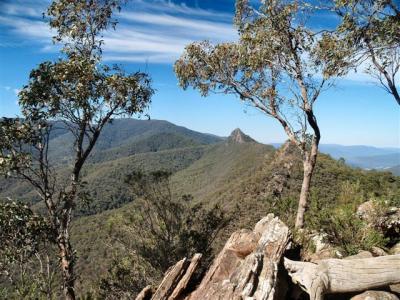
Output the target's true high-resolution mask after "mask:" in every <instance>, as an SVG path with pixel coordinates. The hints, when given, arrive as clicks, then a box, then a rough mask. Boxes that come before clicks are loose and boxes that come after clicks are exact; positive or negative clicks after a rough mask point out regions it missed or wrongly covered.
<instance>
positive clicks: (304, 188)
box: [295, 159, 314, 228]
mask: <svg viewBox="0 0 400 300" xmlns="http://www.w3.org/2000/svg"><path fill="white" fill-rule="evenodd" d="M313 171H314V166H313V165H312V164H311V163H310V161H309V160H308V159H307V160H306V161H304V162H303V183H302V185H301V192H300V199H299V206H298V209H297V216H296V223H295V227H296V228H302V227H303V225H304V214H305V212H306V210H307V202H308V194H309V191H310V185H311V177H312V174H313Z"/></svg>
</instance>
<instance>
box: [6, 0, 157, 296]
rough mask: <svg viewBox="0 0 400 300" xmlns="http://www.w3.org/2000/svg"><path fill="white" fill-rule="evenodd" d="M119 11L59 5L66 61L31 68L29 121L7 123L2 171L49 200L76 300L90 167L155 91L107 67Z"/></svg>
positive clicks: (26, 92) (110, 4)
mask: <svg viewBox="0 0 400 300" xmlns="http://www.w3.org/2000/svg"><path fill="white" fill-rule="evenodd" d="M119 9H120V1H119V0H76V1H69V0H56V1H53V2H52V3H51V4H50V6H49V8H48V10H47V16H48V20H49V24H50V27H51V28H52V29H53V30H55V31H56V33H57V35H56V36H55V37H54V41H55V42H56V43H61V44H62V45H63V47H62V52H63V54H64V55H63V58H60V59H58V60H57V61H54V62H49V61H47V62H43V63H41V64H40V65H39V66H38V67H37V68H36V69H34V70H32V71H31V73H30V77H29V82H28V84H27V85H26V86H24V87H23V89H22V90H21V92H20V93H19V104H20V108H21V112H22V115H23V117H22V118H17V119H5V118H3V119H1V122H0V171H1V173H3V174H4V175H5V176H7V177H12V178H17V179H21V180H25V181H27V182H28V183H30V184H31V185H32V186H33V187H34V189H35V190H36V192H37V193H38V195H39V196H40V199H41V200H42V201H43V202H44V204H45V206H46V208H47V220H48V221H49V224H50V225H51V228H52V231H53V234H54V235H55V239H54V243H55V244H56V245H57V247H58V253H59V261H60V270H61V273H62V279H63V289H64V294H65V297H66V299H75V290H74V283H75V279H76V274H75V270H74V264H75V260H76V253H75V251H74V249H73V246H72V245H71V237H70V227H71V219H72V218H73V212H74V209H75V207H76V205H77V202H78V201H80V200H82V199H83V198H84V193H83V192H82V188H81V186H82V180H81V171H82V167H83V166H84V164H85V162H86V161H87V159H88V157H89V155H90V153H91V152H92V150H93V148H94V146H95V144H96V142H97V140H98V138H99V136H100V134H101V132H102V130H103V128H104V126H105V125H106V124H107V123H109V122H111V121H112V119H113V118H116V117H121V116H132V115H134V114H141V113H144V112H145V110H146V108H147V107H148V105H149V103H150V100H151V96H152V94H153V90H152V88H151V85H150V78H149V76H148V75H147V74H145V73H141V72H137V73H134V74H127V73H125V72H124V71H123V70H122V69H121V68H119V67H109V66H107V65H104V64H102V46H103V39H102V32H104V31H105V30H107V29H109V28H110V27H112V28H115V25H116V21H115V19H113V17H112V14H113V12H114V11H115V10H119ZM56 121H57V122H56ZM59 122H63V123H64V126H65V127H66V128H67V129H68V130H69V132H70V133H71V134H72V136H73V160H72V164H71V167H70V168H69V170H68V172H69V177H68V178H67V179H65V178H64V177H63V178H62V179H61V176H59V174H57V170H56V168H55V167H54V162H52V161H50V160H49V149H50V148H51V146H52V143H51V142H52V139H51V137H52V130H53V129H54V126H56V125H57V124H59Z"/></svg>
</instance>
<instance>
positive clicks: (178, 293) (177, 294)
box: [168, 253, 202, 300]
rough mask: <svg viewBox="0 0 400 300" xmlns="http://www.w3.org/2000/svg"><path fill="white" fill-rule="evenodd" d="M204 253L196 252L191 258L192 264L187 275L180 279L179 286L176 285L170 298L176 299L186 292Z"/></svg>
mask: <svg viewBox="0 0 400 300" xmlns="http://www.w3.org/2000/svg"><path fill="white" fill-rule="evenodd" d="M201 257H202V255H201V254H200V253H196V254H195V255H194V256H193V258H192V259H191V262H190V265H189V267H188V268H187V270H186V272H185V275H183V277H182V279H181V280H180V281H179V283H178V284H177V286H176V287H175V289H174V291H173V293H172V294H171V296H170V297H169V298H168V299H169V300H176V299H179V297H180V296H181V295H182V294H183V293H184V292H185V290H186V288H187V287H188V284H189V282H190V280H191V279H192V277H193V274H194V272H195V271H196V269H197V267H198V266H199V264H200V260H201Z"/></svg>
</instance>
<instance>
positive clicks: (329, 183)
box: [73, 133, 400, 290]
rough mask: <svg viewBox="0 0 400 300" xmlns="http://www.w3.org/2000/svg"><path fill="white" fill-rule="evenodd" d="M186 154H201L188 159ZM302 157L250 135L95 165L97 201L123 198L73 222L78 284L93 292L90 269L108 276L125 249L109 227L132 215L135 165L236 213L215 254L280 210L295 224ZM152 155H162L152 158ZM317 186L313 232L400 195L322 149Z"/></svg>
mask: <svg viewBox="0 0 400 300" xmlns="http://www.w3.org/2000/svg"><path fill="white" fill-rule="evenodd" d="M241 134H242V133H241ZM196 151H197V152H196ZM185 153H190V155H193V153H198V155H197V156H196V157H191V159H188V157H187V156H185V155H184V154H185ZM155 155H156V156H155ZM298 155H299V154H298V153H297V151H296V149H295V148H294V147H292V146H290V145H289V144H285V145H284V146H282V148H279V149H278V150H274V148H273V147H272V146H268V145H263V144H259V143H257V142H254V141H253V140H250V141H249V140H247V141H243V142H238V141H237V140H235V139H232V137H229V138H228V139H226V140H223V141H221V142H219V143H216V144H212V145H208V146H202V147H193V148H184V149H180V150H179V149H175V150H168V151H160V152H157V153H152V154H151V153H146V154H140V155H134V156H132V157H127V158H121V159H117V160H115V161H112V162H105V163H100V164H93V165H91V166H90V168H91V169H89V170H90V172H89V173H90V174H93V175H91V176H87V177H86V178H87V180H88V182H91V185H92V186H95V187H96V190H95V195H97V196H98V197H99V199H102V198H100V196H101V195H110V198H109V199H115V194H114V193H115V192H113V191H114V190H118V193H120V194H123V195H124V196H123V197H126V198H124V199H125V200H124V201H122V202H121V203H116V204H117V205H118V206H120V205H123V206H122V207H120V208H118V209H115V210H109V211H106V212H100V213H98V214H96V215H94V216H88V217H80V218H77V219H76V220H75V221H74V223H73V224H74V225H73V233H74V244H76V246H77V248H78V254H79V253H80V254H79V260H78V264H77V268H78V269H79V270H82V273H81V272H80V273H81V274H82V275H81V278H80V280H79V285H78V286H79V288H80V289H82V288H83V287H84V286H91V287H92V288H93V290H96V289H97V288H98V284H99V283H98V281H99V278H98V276H92V274H103V273H104V272H106V270H107V269H108V268H109V264H110V263H111V260H112V258H115V256H116V255H117V256H118V255H124V254H122V253H125V252H123V251H122V252H121V253H120V254H117V253H119V250H118V248H115V247H113V246H112V245H113V244H112V242H111V241H112V231H109V230H110V224H113V223H114V222H117V223H118V221H116V220H123V219H129V218H130V215H131V214H132V213H133V210H134V207H133V205H132V204H134V202H132V203H127V202H129V201H131V200H132V198H131V197H130V196H129V187H128V186H127V185H126V184H124V178H123V177H124V174H128V173H129V172H130V171H133V170H134V169H135V168H136V167H139V168H142V169H145V170H147V171H151V170H158V169H168V170H172V171H173V172H174V173H173V176H172V183H173V192H174V193H176V194H191V195H193V204H194V203H205V204H206V205H207V206H209V207H212V205H214V204H216V203H217V204H219V205H221V207H223V209H224V210H226V211H227V212H228V214H229V213H230V214H232V219H231V221H230V222H229V225H228V226H227V227H226V228H225V229H224V230H223V231H222V232H221V233H220V234H219V236H218V239H217V241H216V243H215V246H214V247H215V251H217V250H218V249H220V247H222V245H223V242H224V241H225V240H226V238H227V237H228V236H229V235H230V233H231V232H232V231H233V230H235V229H238V228H250V227H251V226H253V224H254V223H255V222H256V221H257V220H259V219H260V218H261V217H262V216H264V215H266V214H268V213H269V212H274V213H276V214H277V215H280V216H281V217H282V218H283V219H285V220H287V221H288V222H289V224H290V220H293V216H294V215H295V211H296V201H297V197H296V196H297V195H298V193H299V190H300V186H301V180H302V173H301V160H300V158H299V156H298ZM172 156H173V157H174V159H173V158H171V157H172ZM152 157H153V158H154V157H157V159H156V160H154V163H153V161H152V159H151V158H152ZM141 158H142V159H143V160H141ZM135 160H136V163H137V164H135V163H134V162H135ZM144 162H146V163H144ZM179 162H181V164H179ZM177 165H179V167H177ZM96 178H97V179H96ZM96 180H97V181H96ZM314 183H315V184H314V186H313V189H312V199H313V200H312V205H313V206H312V209H311V211H310V214H309V216H308V219H309V223H311V224H314V225H313V226H316V227H315V229H318V226H321V224H320V223H318V222H320V218H321V217H322V215H324V214H326V213H328V214H329V212H330V211H331V210H332V209H335V208H337V207H338V206H340V204H341V203H346V202H353V201H354V202H353V204H354V205H356V203H362V202H364V201H367V200H370V199H377V198H382V199H387V200H390V201H397V199H399V197H400V177H396V176H394V175H392V174H390V173H389V172H386V173H385V172H376V171H363V170H358V169H353V168H351V167H349V166H347V165H345V164H343V163H342V162H339V161H336V160H334V159H332V158H330V157H329V156H327V155H323V154H321V155H320V159H319V162H318V165H317V169H316V174H315V177H314ZM113 197H114V198H113ZM96 201H99V200H96ZM100 201H104V204H102V202H100V204H98V205H99V206H100V207H101V206H102V205H104V207H102V208H101V209H99V211H102V210H104V209H107V206H105V205H106V203H107V199H106V198H104V200H100ZM108 202H110V201H109V200H108ZM95 203H96V202H94V204H95ZM111 203H113V202H112V201H111ZM124 203H125V204H124ZM115 207H116V206H115ZM125 255H126V254H125ZM94 261H95V262H96V263H95V264H93V262H94Z"/></svg>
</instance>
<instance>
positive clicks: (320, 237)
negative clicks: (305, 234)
mask: <svg viewBox="0 0 400 300" xmlns="http://www.w3.org/2000/svg"><path fill="white" fill-rule="evenodd" d="M326 236H327V235H326V233H325V234H323V233H320V234H315V235H314V236H313V237H312V238H311V241H312V242H313V244H314V247H315V252H316V253H317V252H321V251H322V250H325V249H328V248H330V246H331V245H329V243H327V242H325V239H326Z"/></svg>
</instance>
